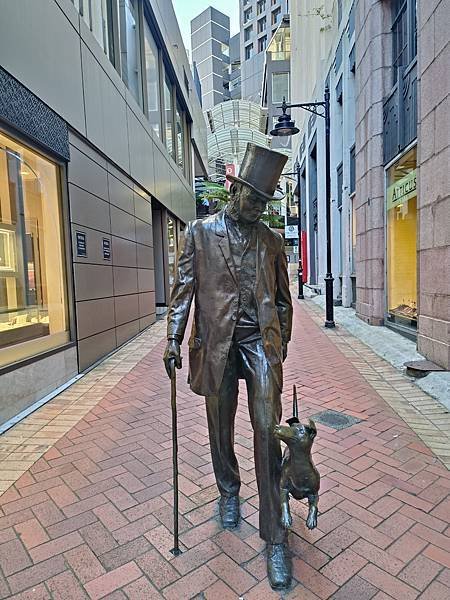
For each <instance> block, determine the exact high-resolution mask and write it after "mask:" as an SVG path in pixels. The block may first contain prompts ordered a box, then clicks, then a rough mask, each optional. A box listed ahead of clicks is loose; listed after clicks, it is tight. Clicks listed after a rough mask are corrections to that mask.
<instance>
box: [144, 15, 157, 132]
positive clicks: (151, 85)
mask: <svg viewBox="0 0 450 600" xmlns="http://www.w3.org/2000/svg"><path fill="white" fill-rule="evenodd" d="M144 52H145V80H146V88H147V90H146V91H147V116H148V120H149V121H150V125H151V126H152V128H153V131H154V132H155V133H156V134H157V135H158V136H159V137H161V113H160V104H161V103H160V99H159V63H158V46H157V45H156V43H155V40H154V39H153V35H152V32H151V31H150V27H149V26H148V23H147V21H146V20H145V19H144Z"/></svg>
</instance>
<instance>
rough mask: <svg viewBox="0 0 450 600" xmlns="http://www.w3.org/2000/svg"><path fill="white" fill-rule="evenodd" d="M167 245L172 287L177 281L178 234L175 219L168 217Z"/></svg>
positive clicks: (170, 285) (170, 284)
mask: <svg viewBox="0 0 450 600" xmlns="http://www.w3.org/2000/svg"><path fill="white" fill-rule="evenodd" d="M167 245H168V248H167V250H168V263H169V287H170V289H172V286H173V283H174V281H175V267H176V258H177V236H176V228H175V220H174V219H173V218H172V217H167Z"/></svg>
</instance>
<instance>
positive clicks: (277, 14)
mask: <svg viewBox="0 0 450 600" xmlns="http://www.w3.org/2000/svg"><path fill="white" fill-rule="evenodd" d="M280 21H281V8H280V7H279V8H276V9H275V10H274V11H273V12H272V25H278V23H279V22H280Z"/></svg>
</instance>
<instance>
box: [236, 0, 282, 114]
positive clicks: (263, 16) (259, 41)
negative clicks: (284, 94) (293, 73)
mask: <svg viewBox="0 0 450 600" xmlns="http://www.w3.org/2000/svg"><path fill="white" fill-rule="evenodd" d="M287 14H289V0H239V22H240V46H241V51H240V54H241V90H242V91H241V95H242V98H243V99H245V100H250V101H252V102H257V103H259V102H260V101H261V88H262V79H263V70H264V58H265V50H266V48H267V46H268V44H269V42H270V40H271V38H272V36H273V34H274V33H275V31H276V30H277V28H278V26H279V25H280V23H281V20H282V18H283V16H284V15H287Z"/></svg>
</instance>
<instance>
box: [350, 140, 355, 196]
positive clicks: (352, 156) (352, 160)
mask: <svg viewBox="0 0 450 600" xmlns="http://www.w3.org/2000/svg"><path fill="white" fill-rule="evenodd" d="M355 150H356V149H355V145H354V144H353V146H352V147H351V148H350V194H353V193H354V192H355V190H356V156H355Z"/></svg>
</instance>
